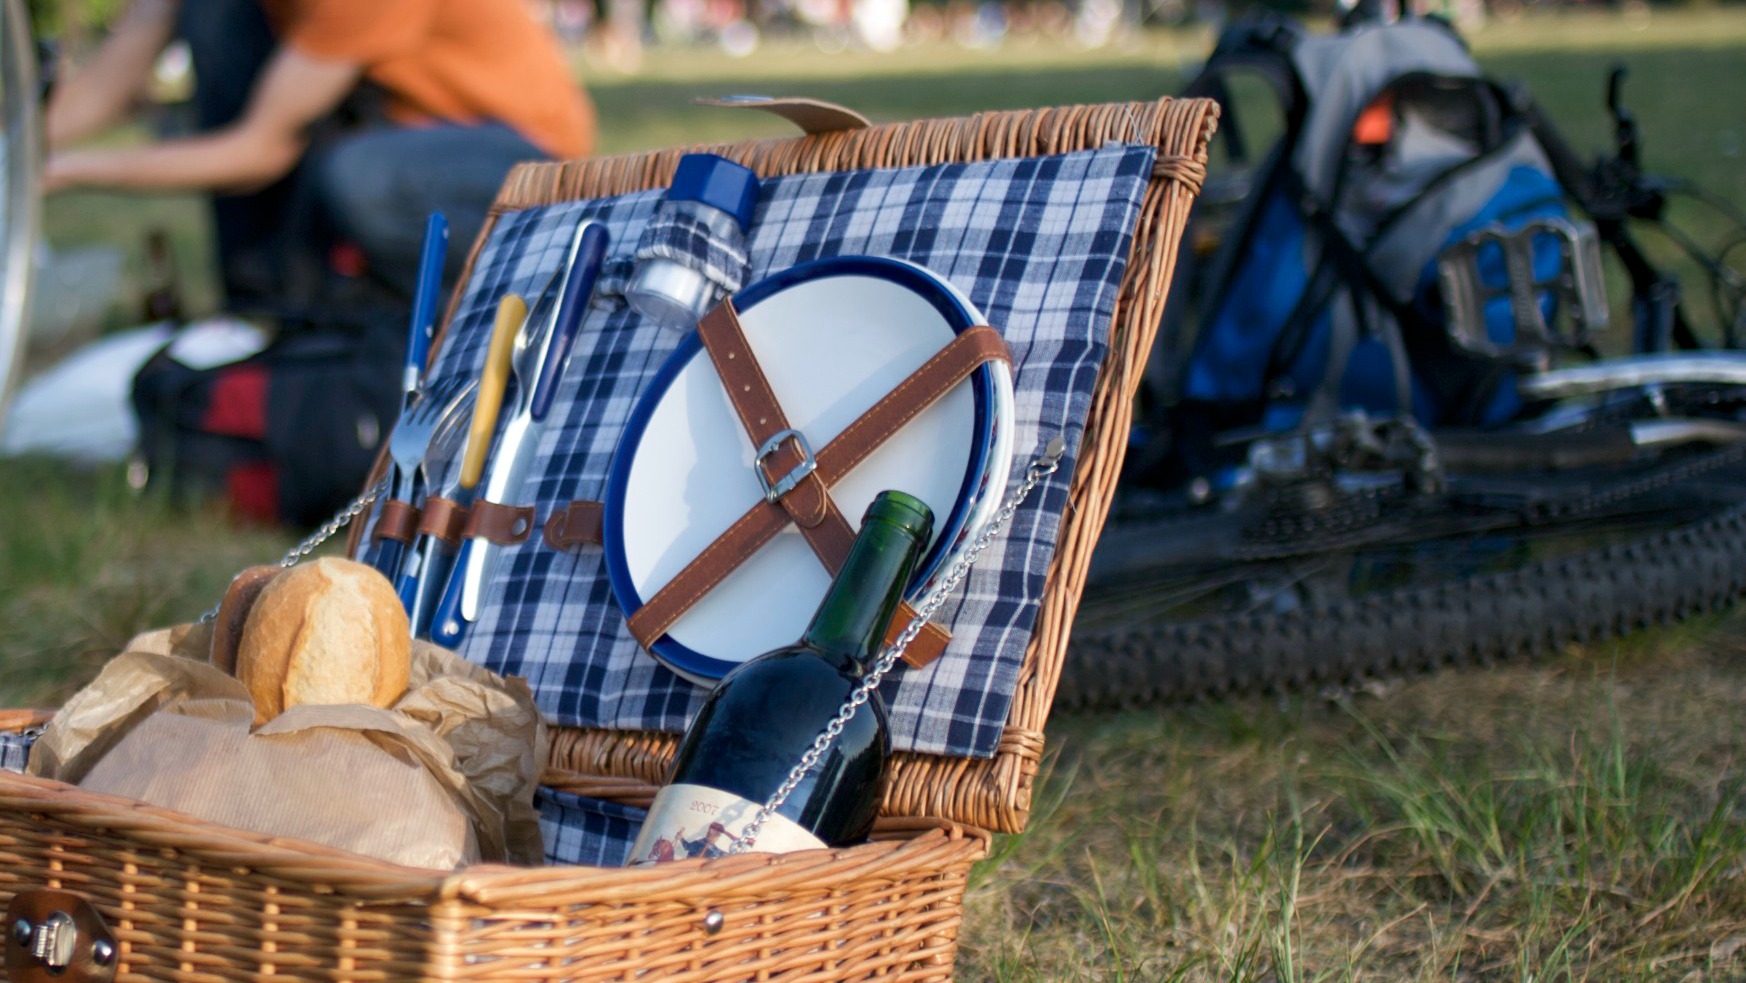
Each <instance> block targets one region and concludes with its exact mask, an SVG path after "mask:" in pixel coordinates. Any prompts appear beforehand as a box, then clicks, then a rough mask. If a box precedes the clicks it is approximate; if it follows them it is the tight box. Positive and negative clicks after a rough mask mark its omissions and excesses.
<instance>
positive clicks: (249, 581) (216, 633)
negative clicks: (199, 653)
mask: <svg viewBox="0 0 1746 983" xmlns="http://www.w3.org/2000/svg"><path fill="white" fill-rule="evenodd" d="M283 570H284V568H283V567H249V568H248V569H247V570H244V571H243V572H242V573H239V574H237V575H236V578H235V579H233V580H232V581H231V582H230V587H229V588H228V589H226V590H225V592H224V600H223V601H222V602H220V603H219V605H218V618H217V620H216V621H214V622H213V625H212V656H211V658H212V664H213V665H215V666H217V667H218V668H220V669H223V670H224V671H225V672H228V673H230V674H231V675H232V676H234V675H236V650H237V646H239V645H241V644H242V633H243V625H245V624H247V623H248V618H249V611H250V610H252V609H253V608H254V606H255V601H257V600H259V599H260V596H261V591H262V589H263V588H265V587H266V586H267V581H269V580H272V579H273V578H274V577H277V576H278V575H279V574H280V573H281V572H282V571H283Z"/></svg>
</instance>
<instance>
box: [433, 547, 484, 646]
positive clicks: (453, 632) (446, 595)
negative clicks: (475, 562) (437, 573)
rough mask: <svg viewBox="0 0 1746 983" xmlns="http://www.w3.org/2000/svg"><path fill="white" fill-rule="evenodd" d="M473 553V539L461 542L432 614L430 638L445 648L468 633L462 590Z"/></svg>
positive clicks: (458, 642) (453, 644) (457, 642)
mask: <svg viewBox="0 0 1746 983" xmlns="http://www.w3.org/2000/svg"><path fill="white" fill-rule="evenodd" d="M472 555H473V541H472V540H471V539H469V540H467V541H466V542H464V543H462V544H461V551H460V552H459V553H457V554H455V563H454V565H453V566H451V567H449V582H448V583H447V584H445V585H444V586H443V596H442V598H441V599H440V600H438V601H437V605H436V608H435V609H434V610H432V611H431V614H430V640H431V641H433V642H435V643H437V644H438V645H441V646H443V647H444V648H451V649H452V648H455V647H457V646H458V645H460V644H461V639H462V637H464V636H465V635H466V634H467V627H468V624H467V619H465V618H463V617H461V590H462V587H463V585H464V584H465V582H466V580H467V559H468V557H470V556H472Z"/></svg>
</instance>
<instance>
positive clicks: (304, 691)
mask: <svg viewBox="0 0 1746 983" xmlns="http://www.w3.org/2000/svg"><path fill="white" fill-rule="evenodd" d="M411 662H412V630H411V627H410V626H409V625H408V623H407V620H406V610H405V609H404V608H402V607H401V606H400V598H399V596H397V595H396V594H395V593H394V588H393V586H392V585H390V584H389V583H388V578H386V577H384V576H382V575H381V574H380V573H378V572H377V571H376V570H375V569H373V568H371V567H368V566H365V565H364V564H362V563H356V562H353V561H351V560H342V559H338V558H335V557H324V558H322V559H319V560H316V561H315V562H313V563H305V564H303V565H301V566H296V567H292V568H291V569H289V570H287V571H285V572H284V573H281V574H280V575H278V576H277V577H275V578H273V580H272V581H271V582H269V583H268V584H267V586H266V588H265V589H264V590H262V591H261V596H260V598H259V599H258V600H257V601H255V606H254V609H253V610H252V611H250V612H249V616H248V620H247V622H246V623H245V624H244V625H243V634H242V645H241V647H240V648H239V649H238V652H237V678H238V679H240V680H242V683H243V685H244V686H247V687H248V690H249V694H250V695H251V696H252V697H253V698H254V701H255V724H256V725H257V726H258V725H260V724H263V723H266V722H267V721H268V720H271V719H272V718H274V717H276V716H278V715H279V714H280V712H282V711H283V710H285V709H286V708H287V707H293V706H296V705H298V704H300V703H367V704H370V705H372V706H378V707H386V706H389V705H391V704H393V703H394V701H395V700H398V699H399V698H400V696H401V694H403V693H405V692H406V680H407V676H408V674H409V672H410V669H411Z"/></svg>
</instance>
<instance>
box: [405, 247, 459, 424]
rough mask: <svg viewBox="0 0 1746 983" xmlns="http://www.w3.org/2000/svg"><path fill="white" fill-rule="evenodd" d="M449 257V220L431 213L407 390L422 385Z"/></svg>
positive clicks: (409, 353) (414, 311) (414, 316)
mask: <svg viewBox="0 0 1746 983" xmlns="http://www.w3.org/2000/svg"><path fill="white" fill-rule="evenodd" d="M448 254H449V220H448V219H446V218H444V217H443V213H442V212H431V213H430V218H429V219H426V220H425V223H424V246H423V249H422V250H421V251H420V252H419V255H418V286H417V288H416V289H415V291H414V293H413V295H412V324H411V327H410V329H409V331H408V333H407V338H406V391H407V392H411V391H412V390H413V389H414V388H416V387H417V385H418V377H419V376H420V375H421V374H422V373H423V372H424V360H425V359H426V358H428V357H430V342H431V337H432V335H434V334H435V333H436V307H437V292H438V290H439V289H440V288H441V287H442V281H443V262H444V260H446V259H447V258H448Z"/></svg>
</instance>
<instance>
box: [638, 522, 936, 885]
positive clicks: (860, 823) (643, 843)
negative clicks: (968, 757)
mask: <svg viewBox="0 0 1746 983" xmlns="http://www.w3.org/2000/svg"><path fill="white" fill-rule="evenodd" d="M933 522H934V518H933V513H932V512H931V511H930V510H929V509H928V507H927V504H926V503H924V502H922V500H921V499H919V498H916V497H914V496H913V495H907V494H904V493H903V492H898V491H886V492H881V493H880V494H879V495H878V496H877V497H876V498H874V499H873V503H872V504H871V505H869V506H868V507H867V514H866V516H865V517H864V518H863V519H862V520H861V531H860V533H859V534H857V535H856V537H855V544H854V546H853V547H852V548H851V549H850V550H849V556H848V558H847V559H846V560H845V561H844V562H843V567H842V569H841V570H839V571H838V572H837V576H836V579H835V580H834V581H832V583H831V587H830V590H829V591H828V592H826V594H825V597H824V601H823V602H822V603H820V604H819V606H818V611H817V613H816V614H814V615H813V617H812V623H811V624H810V625H808V626H807V629H806V633H805V634H804V635H803V636H801V639H800V641H799V642H797V643H796V644H794V645H790V646H786V647H783V648H779V649H776V650H775V651H773V652H766V653H765V654H763V655H760V656H758V657H757V658H755V659H752V660H750V661H748V662H746V663H745V664H743V665H741V666H739V667H738V668H736V669H734V670H733V671H732V672H730V673H728V675H727V676H726V677H725V678H723V679H722V681H721V682H720V683H719V684H718V685H717V686H716V688H715V690H714V692H712V693H711V694H710V695H709V699H708V700H706V701H705V702H704V704H703V708H702V709H701V710H699V711H698V713H697V717H696V719H694V720H693V721H692V722H691V726H690V727H689V728H688V729H687V730H686V732H685V738H684V740H683V741H682V742H681V743H680V745H679V752H678V754H677V756H676V757H675V758H674V760H673V768H672V772H671V774H670V775H669V776H668V780H667V784H666V786H665V787H663V788H662V789H661V791H660V792H659V793H658V794H657V795H656V796H655V801H654V804H653V805H651V806H650V808H649V816H648V819H647V820H646V821H645V822H644V823H643V828H642V832H641V834H640V835H639V836H638V837H637V842H636V845H635V846H633V847H632V848H631V855H630V863H633V864H643V863H654V862H658V861H664V860H677V859H682V858H685V857H697V856H717V855H720V854H723V853H727V852H730V851H731V850H732V849H733V848H734V845H735V844H736V843H737V842H738V841H739V839H740V837H741V834H742V833H743V832H744V830H745V827H746V826H747V825H748V824H749V823H750V822H751V821H752V819H753V817H754V816H755V815H756V814H757V812H758V809H759V807H761V806H762V805H763V803H765V802H766V801H768V800H769V798H770V796H771V794H772V793H774V792H775V791H776V790H777V789H778V788H780V787H781V786H782V783H783V782H785V781H786V780H787V779H788V775H789V772H790V771H791V770H792V769H793V768H794V766H795V765H796V764H797V763H799V761H800V759H801V756H802V755H804V754H805V753H806V751H807V749H808V748H810V747H811V746H812V743H813V741H814V740H815V739H816V738H817V737H818V735H819V733H820V732H821V731H823V730H824V728H825V726H826V725H827V724H829V723H830V721H831V719H832V718H833V717H835V716H836V714H837V711H838V710H839V709H841V707H842V706H843V703H844V702H845V701H846V700H847V699H848V697H849V694H850V693H851V692H852V691H853V690H854V689H855V687H856V685H857V684H859V683H860V681H861V679H862V678H863V677H864V676H865V674H866V672H867V670H868V669H870V668H871V667H872V662H873V659H874V657H875V656H876V655H877V654H878V652H879V649H880V646H881V645H882V644H883V642H884V640H885V631H886V627H887V626H888V625H889V624H890V622H891V617H892V615H893V613H894V612H895V611H896V610H897V605H898V602H899V601H901V600H902V599H903V593H904V589H905V587H907V586H908V584H909V580H910V578H911V576H912V575H913V574H914V572H915V566H916V563H917V561H918V559H919V557H920V556H921V553H922V550H923V549H924V548H925V547H926V546H927V542H928V537H929V534H930V533H931V531H932V529H933ZM890 757H891V735H890V733H889V731H888V729H887V726H886V721H885V704H884V702H883V701H882V700H880V698H879V694H878V693H877V692H874V693H873V694H872V699H870V700H869V701H868V702H867V703H866V704H865V705H864V706H862V707H861V708H860V710H859V711H858V712H856V714H855V716H854V717H853V718H851V719H850V720H849V722H848V724H847V726H845V727H844V728H843V732H842V733H841V734H840V735H839V736H838V737H837V739H836V741H835V742H834V743H833V744H832V745H831V747H830V749H829V750H828V751H827V752H826V753H825V755H824V757H823V758H822V759H821V760H820V761H819V763H818V764H817V766H815V767H814V768H813V769H812V770H811V771H810V772H808V773H807V775H806V778H805V779H804V780H803V781H802V782H801V783H800V784H799V785H798V786H797V787H796V788H795V789H794V791H793V792H792V793H791V794H790V795H789V797H788V800H787V801H786V802H785V803H783V805H782V807H781V808H780V809H779V810H778V811H777V812H776V814H775V815H773V816H771V817H770V818H769V820H768V821H766V822H765V824H764V826H763V828H762V830H760V832H759V833H758V837H757V841H756V843H754V844H753V846H752V847H751V849H754V850H757V851H761V852H767V853H781V852H786V851H789V850H801V849H808V848H813V847H821V846H838V845H841V844H845V843H853V842H857V841H859V840H862V839H865V838H866V836H867V834H868V832H869V831H870V830H871V829H872V827H873V817H874V814H875V813H876V812H877V811H878V808H879V797H880V792H881V786H882V784H883V781H884V777H885V767H886V762H887V761H888V760H889V759H890Z"/></svg>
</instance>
